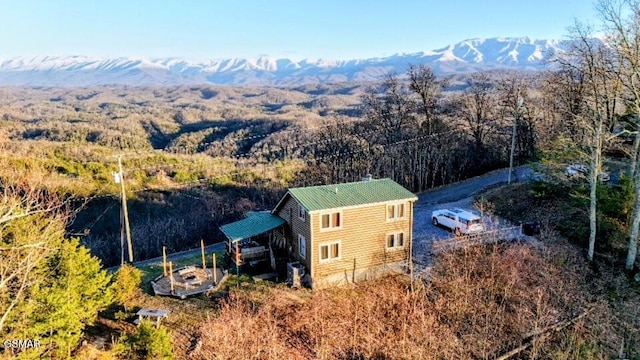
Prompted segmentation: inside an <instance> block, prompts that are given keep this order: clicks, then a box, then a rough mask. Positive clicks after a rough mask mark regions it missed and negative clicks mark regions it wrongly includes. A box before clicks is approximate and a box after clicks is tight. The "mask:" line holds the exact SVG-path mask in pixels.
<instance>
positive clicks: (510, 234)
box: [431, 226, 522, 254]
mask: <svg viewBox="0 0 640 360" xmlns="http://www.w3.org/2000/svg"><path fill="white" fill-rule="evenodd" d="M521 238H522V226H511V227H504V228H500V229H495V230H488V231H483V232H479V233H474V234H468V235H462V236H456V237H452V238H449V239H444V240H435V241H433V243H432V245H431V253H433V254H438V253H442V252H445V251H451V250H456V249H463V248H465V247H468V246H473V245H480V244H492V243H497V242H502V241H511V240H518V239H521Z"/></svg>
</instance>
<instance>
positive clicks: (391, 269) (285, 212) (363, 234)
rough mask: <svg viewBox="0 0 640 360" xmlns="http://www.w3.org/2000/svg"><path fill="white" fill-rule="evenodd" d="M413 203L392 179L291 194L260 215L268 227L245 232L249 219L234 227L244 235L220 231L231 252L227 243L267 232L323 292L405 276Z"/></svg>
mask: <svg viewBox="0 0 640 360" xmlns="http://www.w3.org/2000/svg"><path fill="white" fill-rule="evenodd" d="M417 199H418V198H417V197H416V196H415V195H414V194H413V193H411V192H410V191H408V190H407V189H405V188H403V187H402V186H400V185H399V184H397V183H396V182H394V181H393V180H390V179H364V180H363V181H359V182H352V183H343V184H335V185H322V186H312V187H301V188H292V189H289V190H288V191H287V193H286V194H285V195H284V197H283V198H282V199H281V200H280V202H279V203H278V204H277V205H276V207H275V209H273V211H271V212H270V213H267V214H262V215H261V216H262V217H263V218H264V220H265V222H268V223H270V225H269V226H266V225H265V226H259V225H254V226H253V228H255V229H253V230H251V231H248V229H249V227H248V226H247V225H248V223H249V221H251V220H249V219H251V218H253V219H254V220H255V219H256V218H255V215H250V216H249V217H247V219H245V220H241V222H244V223H241V224H240V225H239V226H238V228H242V229H244V231H245V232H246V233H245V234H244V235H242V234H240V233H239V232H237V233H228V232H229V231H225V229H223V228H224V227H228V226H230V225H233V224H229V225H225V226H223V227H221V229H222V230H223V232H224V233H225V235H227V238H228V239H230V240H229V248H230V249H231V251H233V248H234V246H233V245H232V243H233V240H231V239H235V240H236V242H235V243H236V244H237V243H239V242H240V241H246V240H247V235H251V236H249V237H253V236H258V234H257V233H256V232H257V231H263V232H270V235H269V236H268V238H269V245H273V244H280V245H284V248H285V250H286V252H287V254H288V256H289V258H290V259H291V260H295V261H298V262H300V264H301V265H302V266H304V268H305V274H306V282H307V283H308V284H309V285H310V286H311V287H312V288H314V289H317V288H324V287H329V286H332V285H336V284H341V283H348V282H356V281H360V280H364V279H373V278H376V277H380V276H382V275H385V274H389V273H406V272H407V270H408V265H409V261H410V259H411V236H412V230H413V203H414V202H415V201H416V200H417ZM278 219H281V220H278ZM238 223H239V222H238ZM234 224H236V223H234ZM262 224H265V223H262ZM226 230H229V229H228V228H227V229H226ZM263 236H264V235H263ZM251 245H252V246H253V247H254V248H255V247H256V246H261V245H259V244H258V243H257V242H256V243H255V244H251ZM262 246H264V248H262V249H264V251H265V252H267V250H266V247H267V246H266V245H262ZM269 247H270V246H269ZM236 249H240V248H239V247H237V248H236ZM240 251H241V250H240ZM264 256H265V257H266V255H264Z"/></svg>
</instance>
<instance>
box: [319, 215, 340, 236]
mask: <svg viewBox="0 0 640 360" xmlns="http://www.w3.org/2000/svg"><path fill="white" fill-rule="evenodd" d="M335 213H338V214H340V226H333V225H334V224H333V214H335ZM324 215H329V227H328V228H323V227H322V217H323V216H324ZM343 225H344V214H343V212H342V211H341V210H338V211H336V210H329V211H324V212H321V213H320V214H319V216H318V228H319V229H320V232H327V231H334V230H340V229H342V226H343Z"/></svg>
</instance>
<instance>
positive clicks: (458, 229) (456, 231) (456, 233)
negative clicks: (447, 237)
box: [453, 228, 462, 236]
mask: <svg viewBox="0 0 640 360" xmlns="http://www.w3.org/2000/svg"><path fill="white" fill-rule="evenodd" d="M453 233H454V234H455V235H456V236H460V235H461V234H462V233H461V232H460V228H455V229H454V230H453Z"/></svg>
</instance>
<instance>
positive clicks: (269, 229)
mask: <svg viewBox="0 0 640 360" xmlns="http://www.w3.org/2000/svg"><path fill="white" fill-rule="evenodd" d="M284 224H285V220H284V219H283V218H281V217H279V216H277V215H273V214H271V212H269V211H263V212H249V213H247V214H246V218H245V219H242V220H239V221H236V222H233V223H230V224H226V225H223V226H221V227H220V230H222V233H223V234H224V235H225V237H226V238H227V239H226V243H227V254H228V255H229V257H230V258H231V261H233V263H234V264H235V265H236V266H237V267H240V266H242V265H245V264H250V265H256V264H258V263H261V262H265V261H268V262H270V263H271V267H272V268H273V269H275V266H276V260H275V255H274V253H273V248H272V246H274V245H275V246H277V247H279V248H282V247H284V245H285V242H284V235H283V232H282V227H283V225H284Z"/></svg>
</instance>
